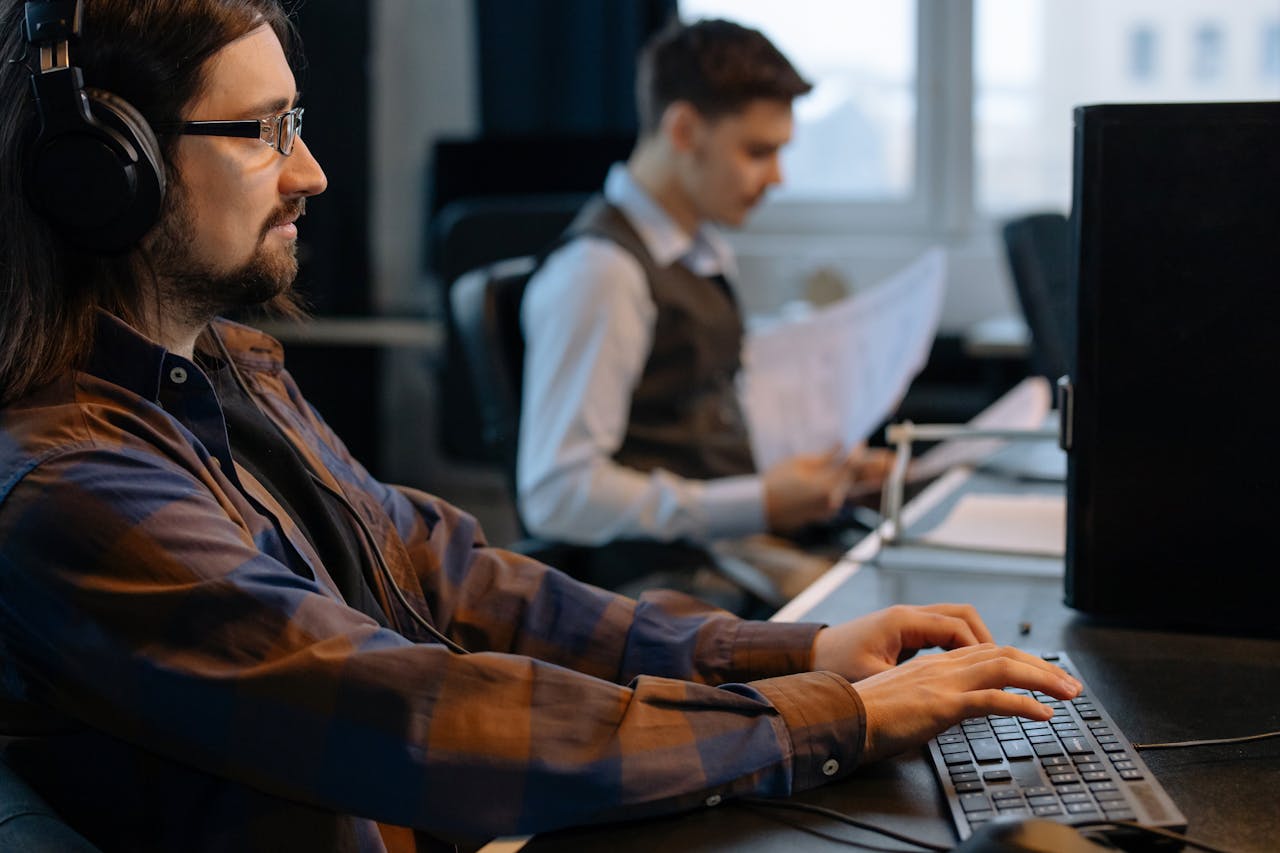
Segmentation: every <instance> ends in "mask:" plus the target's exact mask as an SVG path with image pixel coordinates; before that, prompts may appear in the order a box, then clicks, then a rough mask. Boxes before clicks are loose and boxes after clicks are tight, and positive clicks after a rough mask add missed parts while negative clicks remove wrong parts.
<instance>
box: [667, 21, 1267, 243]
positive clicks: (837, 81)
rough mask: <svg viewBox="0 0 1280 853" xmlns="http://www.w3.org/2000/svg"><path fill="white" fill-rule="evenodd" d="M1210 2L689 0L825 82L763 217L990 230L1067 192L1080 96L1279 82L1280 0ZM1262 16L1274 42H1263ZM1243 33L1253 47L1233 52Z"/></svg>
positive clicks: (759, 218) (780, 229)
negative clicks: (1209, 14) (770, 43)
mask: <svg viewBox="0 0 1280 853" xmlns="http://www.w3.org/2000/svg"><path fill="white" fill-rule="evenodd" d="M1205 8H1206V6H1205V4H1204V2H1203V0H1160V1H1159V2H1156V0H1145V2H1142V3H1132V4H1126V3H1115V2H1112V0H1073V2H1070V3H1067V2H1059V0H918V2H914V0H681V3H680V12H681V15H682V17H683V18H684V19H685V20H692V19H696V18H701V17H713V16H714V17H725V18H729V19H730V20H735V21H739V22H741V23H744V24H747V25H749V26H755V27H758V28H759V29H761V30H762V31H763V32H764V33H765V34H766V35H768V36H769V37H770V38H771V39H773V40H774V42H775V43H777V44H778V46H779V47H780V48H781V49H782V50H783V51H784V52H785V53H786V54H787V55H788V56H789V57H790V58H791V59H792V61H793V62H795V64H796V65H797V67H799V69H800V71H801V72H802V73H804V74H805V75H806V76H808V77H809V78H810V79H812V80H813V81H814V82H815V84H816V88H815V90H814V92H813V93H812V94H810V95H809V96H807V97H806V98H803V99H801V100H800V101H798V102H797V103H796V135H795V141H794V142H793V143H792V145H791V146H789V147H788V149H787V151H786V152H785V154H784V169H785V170H786V178H787V184H786V186H785V188H783V189H780V190H779V191H777V192H776V194H775V195H774V196H772V197H771V200H770V202H769V203H767V204H766V205H764V207H763V208H762V209H761V210H760V211H759V212H758V213H757V214H756V215H755V216H754V217H753V219H752V221H751V222H750V224H749V226H748V229H749V231H750V232H751V233H753V234H756V235H764V234H772V233H776V234H816V233H825V234H828V235H831V234H846V235H847V234H850V233H866V234H871V233H895V234H899V233H900V234H904V235H925V236H930V237H934V238H942V239H945V240H947V241H949V242H952V243H956V242H962V241H963V240H964V239H965V235H985V236H986V238H989V235H990V234H991V233H992V228H991V225H990V221H991V219H1000V218H1004V217H1007V216H1010V215H1013V214H1015V213H1018V212H1025V211H1028V210H1035V209H1048V210H1055V209H1056V210H1066V209H1067V207H1068V205H1069V204H1070V200H1071V169H1072V162H1071V161H1072V147H1073V144H1072V139H1073V131H1072V127H1073V118H1072V111H1073V108H1074V107H1075V106H1077V105H1080V104H1087V103H1117V102H1125V101H1143V102H1151V101H1192V100H1200V101H1207V100H1276V99H1280V20H1278V19H1277V17H1276V0H1233V2H1231V3H1229V4H1228V3H1222V4H1215V6H1214V11H1213V14H1214V18H1213V19H1206V18H1205ZM1244 34H1249V35H1248V36H1247V37H1246V36H1245V35H1244ZM1259 34H1260V35H1261V37H1262V45H1263V47H1262V55H1261V59H1260V58H1259V56H1258V54H1256V53H1252V52H1253V51H1256V50H1257V49H1258V45H1259V41H1258V38H1259ZM1175 35H1177V36H1178V37H1176V38H1175V37H1174V36H1175ZM1245 45H1247V46H1248V47H1249V50H1250V52H1251V55H1249V56H1247V57H1240V58H1237V57H1233V55H1232V54H1231V53H1230V50H1231V49H1232V48H1233V47H1236V48H1239V47H1242V46H1245ZM1259 63H1261V64H1259ZM1260 67H1261V69H1262V72H1261V73H1259V70H1258V69H1259V68H1260ZM1240 69H1247V71H1248V73H1247V74H1245V73H1241V74H1235V72H1236V71H1237V70H1240Z"/></svg>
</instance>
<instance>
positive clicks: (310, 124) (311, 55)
mask: <svg viewBox="0 0 1280 853" xmlns="http://www.w3.org/2000/svg"><path fill="white" fill-rule="evenodd" d="M296 21H297V24H298V32H299V35H300V36H301V39H302V46H303V50H304V51H305V53H306V57H307V60H308V61H307V63H306V64H304V65H303V66H302V67H300V68H299V69H298V74H297V77H298V86H299V88H300V89H301V91H302V96H303V100H302V104H303V106H304V107H308V109H307V114H306V116H305V118H304V125H305V128H304V134H305V138H306V140H307V146H308V147H309V148H310V149H311V151H312V153H313V154H315V156H316V159H317V160H319V161H320V165H321V166H322V167H323V168H324V170H325V173H326V174H327V175H328V177H329V188H328V189H327V190H326V191H325V193H324V194H323V195H321V196H319V197H317V198H315V199H312V200H311V202H310V203H309V204H308V205H307V219H306V222H305V223H304V225H303V227H302V228H300V229H299V230H300V232H301V233H300V235H299V238H298V240H299V243H298V259H299V262H300V269H299V275H298V289H299V290H300V291H301V293H302V294H303V295H304V296H305V297H306V300H307V302H308V304H309V305H310V306H311V308H312V310H313V311H314V312H315V313H316V314H319V315H322V316H325V315H342V314H367V313H369V311H370V310H371V309H372V307H373V300H372V294H371V293H370V289H369V241H368V234H369V180H370V176H369V122H370V119H371V116H370V110H369V72H368V56H369V40H370V26H369V4H368V3H367V2H364V0H360V1H359V2H343V3H315V2H312V3H302V4H299V6H298V11H297V13H296Z"/></svg>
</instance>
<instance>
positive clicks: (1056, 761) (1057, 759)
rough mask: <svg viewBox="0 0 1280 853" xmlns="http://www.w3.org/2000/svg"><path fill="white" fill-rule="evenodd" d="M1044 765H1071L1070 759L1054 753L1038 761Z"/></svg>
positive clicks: (1068, 766)
mask: <svg viewBox="0 0 1280 853" xmlns="http://www.w3.org/2000/svg"><path fill="white" fill-rule="evenodd" d="M1040 763H1041V764H1042V765H1043V766H1044V767H1046V768H1048V767H1067V768H1070V767H1071V759H1069V758H1067V757H1066V756H1062V755H1054V756H1050V757H1049V758H1046V759H1044V760H1043V761H1041V762H1040Z"/></svg>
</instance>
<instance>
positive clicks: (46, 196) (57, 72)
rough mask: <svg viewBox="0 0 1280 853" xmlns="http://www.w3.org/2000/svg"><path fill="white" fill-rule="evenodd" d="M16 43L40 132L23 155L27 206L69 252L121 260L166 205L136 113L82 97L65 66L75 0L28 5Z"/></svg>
mask: <svg viewBox="0 0 1280 853" xmlns="http://www.w3.org/2000/svg"><path fill="white" fill-rule="evenodd" d="M25 12H26V14H25V17H24V25H23V30H24V35H25V36H26V39H27V43H28V44H29V45H30V46H31V47H33V48H36V52H35V53H36V55H35V56H33V57H32V59H31V61H30V63H29V65H28V70H29V71H30V74H31V88H32V94H33V96H34V100H35V107H36V113H37V115H38V117H39V121H40V124H39V128H40V129H39V132H38V134H37V136H36V138H35V141H34V142H33V143H32V145H31V149H30V152H29V154H28V161H27V172H26V192H27V198H28V200H29V201H30V202H31V205H32V206H33V207H34V208H35V209H36V210H37V211H39V212H40V214H41V215H42V216H44V217H45V219H46V220H48V221H49V223H50V225H52V226H53V228H54V229H55V230H56V231H57V232H58V233H59V234H61V235H62V236H63V237H64V238H65V239H66V240H68V241H69V242H71V243H72V244H74V245H76V246H79V247H80V248H82V249H86V250H89V251H92V252H98V253H101V254H120V253H123V252H127V251H128V250H130V249H131V248H133V247H134V246H135V245H137V243H138V241H139V240H140V239H141V238H142V236H143V235H144V234H146V233H147V231H149V230H150V229H151V226H152V225H154V224H155V222H156V219H157V218H158V217H159V215H160V207H161V202H162V201H163V199H164V191H165V183H164V168H163V160H162V158H161V155H160V145H159V143H158V142H157V141H156V137H155V134H154V133H153V132H152V130H151V128H150V126H149V125H148V124H147V121H146V119H144V118H143V117H142V115H141V113H139V112H138V111H137V110H136V109H134V108H133V107H132V106H131V105H130V104H129V103H128V102H127V101H125V100H124V99H123V98H119V97H116V96H115V95H112V94H111V93H110V92H104V91H100V90H96V89H86V88H85V85H84V76H83V73H82V72H81V70H80V68H79V67H78V66H76V65H75V64H74V62H73V60H72V56H71V48H72V45H73V44H74V43H78V42H79V41H80V40H81V32H82V23H83V16H84V4H83V2H82V0H27V4H26V8H25Z"/></svg>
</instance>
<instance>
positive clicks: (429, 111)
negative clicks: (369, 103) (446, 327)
mask: <svg viewBox="0 0 1280 853" xmlns="http://www.w3.org/2000/svg"><path fill="white" fill-rule="evenodd" d="M472 5H473V4H472V0H375V2H374V3H373V7H372V8H373V11H374V15H373V18H374V20H373V52H372V58H371V62H372V67H371V69H370V77H371V78H372V81H373V93H372V97H373V122H374V126H373V139H372V145H371V146H370V151H371V154H372V157H373V163H372V164H371V168H372V175H373V181H374V184H373V187H372V199H371V206H372V216H371V222H370V228H371V234H370V246H371V251H372V265H373V277H374V296H373V299H374V304H375V306H376V308H377V309H378V310H380V311H383V312H386V311H392V310H395V309H397V308H403V307H413V306H415V305H417V304H418V302H419V300H421V298H422V295H423V293H424V291H425V288H424V287H423V286H422V278H423V274H422V260H421V259H422V241H423V233H424V232H423V226H424V222H423V204H424V195H423V180H424V176H425V174H426V168H427V154H428V146H429V144H430V142H431V140H432V139H434V138H435V137H437V136H440V135H445V134H469V133H472V132H474V131H475V129H476V127H477V125H478V112H479V108H478V100H479V99H478V96H477V88H478V85H477V83H478V81H477V80H476V71H475V57H474V56H473V52H474V44H475V38H474V20H473V15H472Z"/></svg>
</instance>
